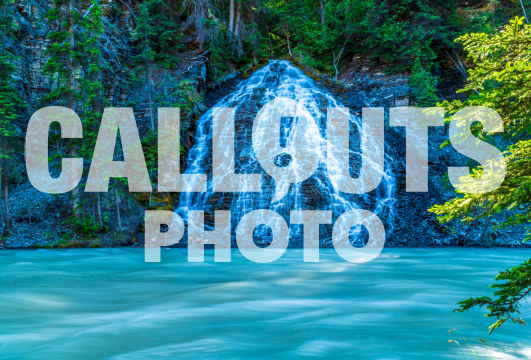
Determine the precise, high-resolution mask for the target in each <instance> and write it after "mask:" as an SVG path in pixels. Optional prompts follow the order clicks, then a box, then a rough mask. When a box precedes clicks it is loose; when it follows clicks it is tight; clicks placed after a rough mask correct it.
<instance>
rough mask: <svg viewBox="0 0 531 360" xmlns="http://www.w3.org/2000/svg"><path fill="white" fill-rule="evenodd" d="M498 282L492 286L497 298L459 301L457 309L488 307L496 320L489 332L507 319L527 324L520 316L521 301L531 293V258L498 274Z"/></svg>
mask: <svg viewBox="0 0 531 360" xmlns="http://www.w3.org/2000/svg"><path fill="white" fill-rule="evenodd" d="M495 280H496V281H497V282H498V283H495V284H493V285H491V286H490V287H491V288H493V289H496V290H495V291H494V296H495V298H494V299H492V298H491V297H488V296H483V297H475V298H469V299H466V300H463V301H460V302H459V303H458V305H459V307H458V308H457V309H456V310H455V311H459V312H463V311H467V310H469V309H471V308H473V307H476V306H478V307H484V306H485V307H486V308H487V309H488V311H489V312H488V313H487V314H486V315H485V316H487V317H495V318H496V322H494V323H493V324H492V325H491V326H489V333H492V332H493V331H494V330H495V329H496V328H498V327H500V326H502V325H503V324H504V323H505V322H506V321H507V320H509V319H510V320H511V321H513V322H514V323H517V324H522V325H525V321H524V320H523V319H522V318H521V317H520V302H521V301H522V300H523V299H525V298H526V297H527V296H528V295H529V294H530V293H531V259H530V260H527V261H526V262H524V263H523V264H522V265H519V266H516V267H514V268H512V269H510V270H506V271H502V272H501V273H499V274H498V275H496V278H495Z"/></svg>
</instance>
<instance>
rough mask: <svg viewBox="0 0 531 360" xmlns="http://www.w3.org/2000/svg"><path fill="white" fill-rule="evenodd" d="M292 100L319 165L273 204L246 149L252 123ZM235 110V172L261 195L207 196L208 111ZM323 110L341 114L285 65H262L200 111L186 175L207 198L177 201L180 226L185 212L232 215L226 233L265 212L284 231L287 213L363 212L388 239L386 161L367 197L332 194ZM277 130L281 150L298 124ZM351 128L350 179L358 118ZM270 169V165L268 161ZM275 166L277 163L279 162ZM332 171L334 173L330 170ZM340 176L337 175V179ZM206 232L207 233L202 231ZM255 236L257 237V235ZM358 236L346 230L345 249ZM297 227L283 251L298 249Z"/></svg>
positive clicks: (262, 237) (261, 237)
mask: <svg viewBox="0 0 531 360" xmlns="http://www.w3.org/2000/svg"><path fill="white" fill-rule="evenodd" d="M285 98H288V99H293V100H295V102H297V106H298V107H300V108H302V109H303V110H304V111H305V112H306V114H309V115H310V116H309V117H310V118H311V119H312V121H313V124H312V126H304V127H303V128H302V131H303V132H304V134H303V135H304V136H305V137H307V139H309V140H310V141H309V142H308V143H309V144H315V145H316V146H312V148H311V150H310V151H313V152H314V154H313V155H315V156H317V158H318V159H319V165H318V167H317V169H316V170H315V172H314V174H313V175H312V176H311V177H310V178H308V179H306V180H304V181H302V182H299V183H294V184H291V186H290V187H289V191H288V193H287V195H286V196H284V197H282V199H280V201H273V198H274V195H275V180H274V179H273V178H272V177H271V176H269V175H268V174H267V173H266V172H265V171H264V170H263V169H262V167H261V166H260V163H259V162H258V160H257V157H256V154H255V152H254V151H253V145H252V130H253V122H254V121H255V117H256V115H257V113H258V111H259V110H260V109H261V108H262V107H263V106H264V105H265V104H267V103H269V102H270V101H272V100H274V99H285ZM227 107H229V108H235V152H234V153H235V167H234V168H235V172H236V173H242V174H262V191H261V192H238V193H216V192H213V191H212V175H211V174H212V117H213V111H214V109H215V108H227ZM328 107H335V108H337V107H341V104H340V102H338V101H337V100H336V99H335V98H334V97H333V96H332V95H331V94H330V93H329V92H327V91H326V90H323V89H322V88H320V87H318V86H317V85H316V84H315V83H314V81H313V80H312V79H311V78H309V77H308V76H306V75H305V74H304V73H303V72H302V71H301V70H300V69H298V68H296V67H295V66H293V65H292V64H291V63H290V62H289V61H286V60H272V61H270V62H269V64H268V65H266V66H265V67H263V68H262V69H260V70H258V71H256V72H255V73H254V74H253V75H252V76H251V77H249V78H248V79H247V80H245V81H242V82H241V83H240V84H239V85H238V87H237V88H236V90H235V91H234V92H232V93H231V94H229V95H227V96H225V97H224V98H223V99H221V100H220V101H219V102H218V103H217V104H216V105H215V107H214V108H212V109H210V110H209V111H207V112H206V113H205V114H204V115H203V116H202V117H201V118H200V119H199V120H198V123H197V130H196V135H195V145H194V146H193V147H192V148H191V149H190V151H189V154H188V159H187V169H186V170H185V173H192V174H193V173H197V174H199V173H201V174H209V175H208V177H209V181H208V190H207V192H205V193H182V194H181V198H180V203H179V208H178V210H177V212H178V213H179V214H180V215H181V216H182V217H183V218H186V213H187V210H203V211H205V212H206V213H213V212H214V211H215V210H228V209H230V210H231V215H232V222H233V226H232V228H233V233H234V229H235V224H237V223H238V221H239V220H240V219H241V217H242V216H243V215H244V214H246V213H248V212H250V211H252V210H257V209H271V210H274V211H276V212H277V213H279V214H280V215H282V216H283V217H284V218H285V219H286V221H288V223H289V212H290V211H291V210H298V209H300V210H332V211H333V218H334V220H335V219H336V218H337V217H338V216H339V215H341V214H342V213H344V212H346V211H349V210H352V209H366V210H370V211H372V212H373V213H375V214H376V215H378V216H379V217H380V219H381V220H382V222H383V223H384V224H385V226H386V232H387V234H389V233H390V231H392V225H393V221H392V217H393V214H394V204H395V200H394V192H395V182H394V176H393V175H392V173H391V170H390V169H391V166H390V161H391V159H390V158H389V157H388V156H387V155H386V157H385V159H386V161H385V162H386V165H385V168H384V173H383V179H382V181H381V183H380V184H379V186H378V187H377V188H376V190H374V191H372V192H370V193H368V194H360V195H352V194H346V193H342V192H339V191H337V190H336V189H335V187H334V186H333V183H332V181H331V180H330V176H328V174H329V172H332V171H331V170H332V169H327V166H328V167H330V166H334V164H333V163H332V164H331V163H328V164H327V163H326V155H327V153H326V146H320V145H324V144H326V141H327V140H326V112H327V110H326V109H327V108H328ZM291 120H292V121H288V122H287V123H286V124H282V125H281V126H282V127H283V129H279V133H280V134H281V137H283V138H282V139H280V140H279V141H280V142H281V143H282V142H284V143H287V144H288V145H286V146H287V147H289V143H290V141H291V140H293V136H294V133H295V131H294V128H295V127H296V126H297V120H296V119H295V120H293V119H291ZM349 120H350V121H349V122H350V144H351V145H350V158H351V159H350V164H351V166H350V167H351V169H350V173H351V174H352V175H353V177H356V168H359V163H360V162H361V160H360V159H361V154H360V150H359V146H358V149H356V144H357V145H359V135H358V134H360V127H361V125H362V122H361V118H360V117H358V116H356V115H354V114H352V112H351V114H350V115H349ZM275 161H277V159H275ZM279 161H282V159H280V160H279ZM334 170H339V169H334ZM336 172H339V171H336ZM207 228H208V226H207ZM330 229H331V227H329V226H324V230H323V234H322V236H321V244H322V245H324V246H326V245H329V244H330ZM257 230H259V229H257ZM361 231H362V229H361V228H358V229H356V228H353V230H352V232H351V237H350V238H351V242H353V243H354V245H356V246H362V245H363V244H362V243H359V241H361V240H360V239H362V238H363V237H362V236H361ZM300 235H301V227H300V225H291V226H290V245H291V246H299V245H300V244H301V241H302V237H301V236H300ZM268 239H269V236H268V231H267V229H262V230H261V231H255V242H256V243H257V244H262V245H264V244H266V243H267V242H268Z"/></svg>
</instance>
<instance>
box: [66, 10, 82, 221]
mask: <svg viewBox="0 0 531 360" xmlns="http://www.w3.org/2000/svg"><path fill="white" fill-rule="evenodd" d="M73 12H74V0H70V1H69V2H68V32H69V33H70V38H69V43H70V54H69V56H68V88H69V89H70V90H71V91H73V90H74V87H75V79H74V59H73V58H72V56H73V54H72V52H73V51H74V45H75V41H74V16H73ZM68 107H69V108H70V109H72V110H74V107H75V106H74V97H73V95H72V94H71V93H70V94H69V95H68ZM70 156H71V157H72V158H75V157H77V151H76V149H75V147H74V145H70ZM73 182H74V179H72V183H73ZM79 198H80V195H79V189H78V188H77V186H76V187H75V188H74V189H73V190H72V215H73V216H74V217H77V216H79V209H80V199H79Z"/></svg>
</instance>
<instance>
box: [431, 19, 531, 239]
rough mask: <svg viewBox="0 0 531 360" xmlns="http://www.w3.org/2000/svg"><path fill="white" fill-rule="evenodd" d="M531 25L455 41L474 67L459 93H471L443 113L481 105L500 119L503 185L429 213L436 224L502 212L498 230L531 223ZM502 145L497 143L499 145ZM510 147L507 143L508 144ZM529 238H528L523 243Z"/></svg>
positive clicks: (515, 23) (447, 104) (464, 196)
mask: <svg viewBox="0 0 531 360" xmlns="http://www.w3.org/2000/svg"><path fill="white" fill-rule="evenodd" d="M529 39H531V26H530V25H524V23H523V18H515V19H514V20H512V21H511V22H510V23H509V24H508V25H507V26H505V27H504V28H503V29H502V30H501V31H500V32H499V33H498V34H494V35H487V34H468V35H465V36H463V37H461V38H459V39H458V41H459V42H462V43H463V46H464V48H465V50H466V51H467V52H468V57H469V59H470V60H471V61H472V62H473V63H474V64H475V68H473V69H471V70H470V78H469V79H468V83H467V85H466V87H465V88H464V89H463V90H462V91H470V92H471V91H475V90H476V91H478V93H477V94H475V93H472V95H470V96H469V98H468V99H467V100H466V101H464V102H461V101H453V102H451V103H450V102H444V103H442V106H444V107H445V108H446V109H447V111H448V112H450V113H455V112H456V111H457V110H459V109H461V108H462V107H464V106H486V107H490V108H492V109H495V110H496V111H497V112H498V113H499V114H500V115H501V116H502V119H503V122H504V125H505V130H506V133H507V134H508V135H510V136H511V137H510V138H509V140H507V141H509V145H507V146H506V150H505V152H504V155H505V160H506V163H507V172H506V178H505V181H504V183H503V184H502V185H501V186H500V187H499V188H498V189H496V190H495V191H492V192H490V193H486V194H462V196H460V197H457V198H455V199H453V200H450V201H448V202H447V203H445V204H443V205H435V206H433V207H432V208H431V209H430V211H431V212H434V213H435V214H437V215H439V220H440V221H441V222H448V221H450V220H453V219H461V220H463V221H465V222H468V223H469V222H472V221H476V220H477V219H480V218H486V217H490V216H493V215H494V214H496V213H500V212H504V213H505V214H506V216H507V220H506V221H505V222H503V223H501V224H497V227H498V228H501V227H504V226H509V225H511V226H512V225H516V224H528V223H529V221H530V220H531V140H530V139H529V129H530V127H531V110H530V108H529V104H530V103H531V41H530V40H529ZM507 141H505V142H503V143H500V144H499V145H500V146H503V145H504V144H505V143H507ZM511 142H512V144H511ZM530 236H531V234H529V233H528V236H527V239H529V237H530Z"/></svg>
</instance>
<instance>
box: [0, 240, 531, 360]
mask: <svg viewBox="0 0 531 360" xmlns="http://www.w3.org/2000/svg"><path fill="white" fill-rule="evenodd" d="M143 256H144V254H143V250H142V249H132V248H122V249H91V250H89V249H70V250H34V251H31V250H30V251H28V250H25V251H18V250H5V251H0V359H22V358H24V359H54V360H59V359H100V358H107V359H127V360H130V359H317V358H326V359H378V360H382V359H387V360H390V359H405V360H406V359H407V360H412V359H422V360H426V359H476V358H477V359H531V327H530V326H527V327H524V326H520V325H513V324H507V325H505V326H504V327H502V328H501V329H499V330H497V331H496V332H495V333H494V334H493V335H491V336H489V335H488V334H487V330H486V328H487V326H488V324H489V323H490V322H491V319H486V318H484V317H483V316H482V314H481V312H480V311H473V312H469V313H453V312H452V309H453V308H454V307H455V303H456V301H458V300H460V299H463V298H465V297H467V296H472V295H476V296H477V295H485V294H488V291H489V290H488V285H489V284H490V283H491V281H492V278H493V276H494V275H495V274H496V273H497V272H498V270H500V269H504V268H507V267H512V266H515V265H517V264H519V263H520V262H522V261H523V260H525V259H527V258H530V257H531V251H530V250H524V249H456V248H445V249H384V251H383V252H382V254H381V255H380V257H379V258H377V259H376V260H374V261H372V262H370V263H366V264H350V263H347V262H345V261H343V260H341V259H340V258H338V257H337V255H336V254H335V252H334V251H333V250H321V262H320V263H318V264H315V263H303V262H302V252H301V250H288V251H287V252H286V254H285V255H284V256H283V257H282V258H281V259H280V260H278V261H277V262H275V263H272V264H256V263H252V262H250V261H248V260H246V259H245V258H243V257H242V256H241V255H240V254H239V252H238V250H234V253H233V256H232V260H233V261H232V262H231V263H224V264H220V263H217V264H216V263H213V254H212V253H211V252H209V253H207V255H206V261H207V262H205V263H188V262H186V250H185V249H170V250H163V252H162V262H161V263H144V261H143ZM523 317H524V319H527V320H528V322H531V321H530V320H531V306H530V305H529V304H525V306H524V308H523ZM452 329H457V330H454V331H452V332H450V333H449V331H450V330H452ZM479 338H482V339H484V340H486V341H487V343H488V344H489V345H488V346H487V345H485V344H483V343H482V342H481V341H480V340H479ZM449 340H455V341H456V342H457V343H456V342H453V341H450V342H449Z"/></svg>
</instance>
